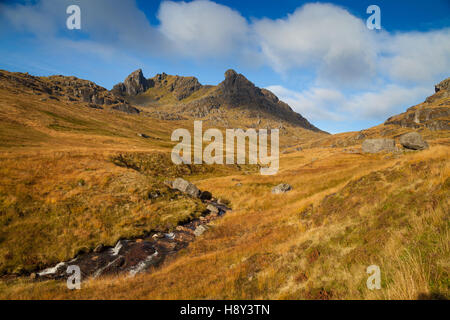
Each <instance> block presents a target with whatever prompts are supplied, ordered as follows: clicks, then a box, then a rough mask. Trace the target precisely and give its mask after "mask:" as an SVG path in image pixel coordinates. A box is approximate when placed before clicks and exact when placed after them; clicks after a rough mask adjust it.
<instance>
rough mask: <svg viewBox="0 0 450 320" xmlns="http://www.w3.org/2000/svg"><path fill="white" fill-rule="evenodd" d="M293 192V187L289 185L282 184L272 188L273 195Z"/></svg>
mask: <svg viewBox="0 0 450 320" xmlns="http://www.w3.org/2000/svg"><path fill="white" fill-rule="evenodd" d="M290 190H292V187H291V186H290V185H289V184H287V183H282V184H279V185H277V186H276V187H273V188H272V193H273V194H280V193H286V192H288V191H290Z"/></svg>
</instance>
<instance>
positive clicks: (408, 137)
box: [400, 132, 428, 150]
mask: <svg viewBox="0 0 450 320" xmlns="http://www.w3.org/2000/svg"><path fill="white" fill-rule="evenodd" d="M400 144H401V145H402V146H403V147H404V148H406V149H411V150H424V149H428V143H427V142H426V141H424V140H423V139H422V136H421V135H420V133H418V132H409V133H406V134H404V135H402V136H400Z"/></svg>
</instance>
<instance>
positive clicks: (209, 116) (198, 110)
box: [111, 69, 324, 133]
mask: <svg viewBox="0 0 450 320" xmlns="http://www.w3.org/2000/svg"><path fill="white" fill-rule="evenodd" d="M111 92H113V93H115V94H117V95H119V96H122V97H124V98H125V99H126V100H127V101H128V102H129V103H132V104H137V105H139V106H141V107H146V108H147V109H148V110H149V111H151V112H153V113H154V114H156V115H158V116H159V117H161V118H163V119H164V120H183V119H186V118H192V117H193V118H197V119H199V118H204V119H205V120H210V121H212V122H214V123H219V124H223V125H230V123H232V122H233V120H236V119H238V118H239V120H242V119H245V118H247V119H249V121H248V122H250V123H251V125H250V126H253V127H268V128H269V127H270V128H274V127H275V128H278V129H283V128H284V124H288V125H292V126H294V127H301V128H304V129H307V130H311V131H314V132H321V133H324V132H323V131H321V130H320V129H318V128H317V127H315V126H314V125H312V124H311V123H310V122H309V121H308V120H307V119H305V118H304V117H302V116H301V115H300V114H298V113H296V112H294V111H293V110H292V109H291V107H290V106H289V105H288V104H286V103H284V102H282V101H280V100H279V99H278V97H277V96H276V95H275V94H273V93H272V92H270V91H269V90H267V89H261V88H258V87H257V86H255V85H254V84H253V83H252V82H251V81H249V80H248V79H247V78H246V77H245V76H243V75H242V74H239V73H237V72H236V71H234V70H231V69H230V70H227V71H226V72H225V79H224V80H223V81H222V82H221V83H220V84H218V85H217V86H211V85H202V84H201V83H200V82H199V81H198V79H197V78H195V77H182V76H178V75H176V76H173V75H168V74H166V73H161V74H157V75H155V76H154V77H152V78H148V79H146V78H144V76H143V74H142V70H140V69H139V70H136V71H134V72H133V73H131V74H130V75H129V76H128V77H127V78H126V79H125V81H124V82H123V83H119V84H117V85H115V86H114V88H113V89H112V90H111ZM241 122H242V121H241Z"/></svg>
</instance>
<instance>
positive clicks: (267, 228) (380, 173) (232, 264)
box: [0, 147, 449, 299]
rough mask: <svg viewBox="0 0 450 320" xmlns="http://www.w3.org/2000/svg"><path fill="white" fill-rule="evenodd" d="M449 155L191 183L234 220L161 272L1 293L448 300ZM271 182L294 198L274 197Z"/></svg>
mask: <svg viewBox="0 0 450 320" xmlns="http://www.w3.org/2000/svg"><path fill="white" fill-rule="evenodd" d="M448 155H449V149H448V148H447V147H434V148H432V149H431V150H429V151H424V152H421V153H414V154H406V155H403V156H401V157H399V158H397V159H391V160H388V161H387V160H385V159H384V156H383V155H349V154H344V153H342V152H340V151H339V150H336V149H313V150H309V151H305V152H299V153H295V154H290V155H289V156H287V157H285V158H283V159H282V163H281V168H282V171H281V172H280V173H279V175H277V176H276V177H275V178H274V177H263V176H260V175H257V174H252V175H231V176H227V177H218V178H208V179H199V180H198V181H197V184H198V185H199V187H200V188H203V189H208V190H211V191H212V192H213V193H214V194H216V195H218V196H220V197H222V198H225V199H229V200H231V202H232V206H233V208H234V211H233V212H232V213H230V214H228V215H227V216H226V217H224V218H223V219H221V220H219V221H218V222H217V223H216V224H215V226H214V228H213V229H212V230H210V231H209V232H208V233H207V234H205V236H203V237H201V238H199V239H198V240H197V241H196V242H194V243H193V244H192V245H191V246H190V247H189V248H188V249H186V250H184V251H182V252H180V254H179V255H178V256H177V258H176V259H175V260H173V261H168V262H167V263H166V264H165V265H164V266H163V267H161V268H160V269H158V270H154V271H153V272H151V273H149V274H145V275H142V276H139V277H136V278H135V279H129V278H122V277H119V278H111V279H104V280H95V281H94V280H92V281H87V282H85V283H84V284H83V288H82V290H80V291H77V292H71V291H68V290H67V289H66V288H65V285H64V283H55V282H48V283H40V284H33V283H30V282H28V281H27V280H23V279H22V280H18V281H16V282H13V283H9V284H5V283H4V284H3V288H1V289H0V291H1V292H2V296H3V297H4V298H13V297H14V298H44V299H47V298H48V299H55V298H56V299H61V298H62V299H68V298H70V299H72V298H89V299H116V298H119V299H122V298H136V299H147V298H150V299H261V298H266V299H286V298H288V299H374V298H375V299H380V298H381V299H385V298H387V299H417V298H419V297H421V298H426V297H439V296H446V297H448V295H449V292H448V261H449V259H448V258H449V251H448V243H449V242H448V212H449V211H448V199H449V197H448V194H449V164H448V161H447V159H448ZM312 158H317V160H315V161H314V162H313V163H311V159H312ZM355 160H357V161H355ZM238 181H239V182H240V183H242V186H241V187H238V186H236V183H237V182H238ZM279 182H287V183H290V184H291V185H292V186H293V187H294V189H293V191H291V192H289V193H287V194H284V195H272V194H271V193H270V189H271V187H272V186H273V185H276V184H277V183H279ZM327 195H328V196H327ZM311 205H312V206H313V209H312V211H311V210H310V211H308V208H311ZM370 264H378V265H379V266H380V267H381V271H382V279H383V282H382V286H383V288H382V290H380V291H376V292H372V291H370V290H368V289H367V288H366V287H365V281H366V279H367V276H368V275H367V274H366V273H365V269H366V267H367V266H369V265H370Z"/></svg>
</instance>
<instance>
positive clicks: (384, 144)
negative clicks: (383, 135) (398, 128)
mask: <svg viewBox="0 0 450 320" xmlns="http://www.w3.org/2000/svg"><path fill="white" fill-rule="evenodd" d="M362 151H363V152H364V153H378V152H382V151H384V152H394V151H396V147H395V140H394V139H367V140H364V142H363V144H362Z"/></svg>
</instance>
